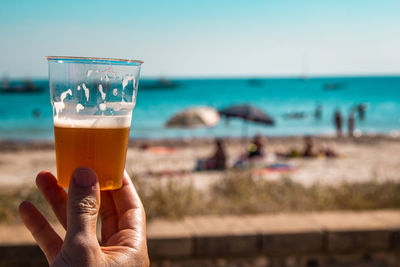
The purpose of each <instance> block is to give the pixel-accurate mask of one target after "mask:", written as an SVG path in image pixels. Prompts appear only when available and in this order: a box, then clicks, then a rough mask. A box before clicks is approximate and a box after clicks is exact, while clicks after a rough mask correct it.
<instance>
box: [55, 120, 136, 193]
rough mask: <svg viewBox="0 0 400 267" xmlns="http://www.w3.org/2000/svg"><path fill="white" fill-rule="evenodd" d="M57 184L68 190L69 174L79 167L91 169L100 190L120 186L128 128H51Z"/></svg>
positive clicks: (62, 126) (65, 126)
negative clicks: (54, 148)
mask: <svg viewBox="0 0 400 267" xmlns="http://www.w3.org/2000/svg"><path fill="white" fill-rule="evenodd" d="M54 137H55V147H56V162H57V180H58V184H59V185H60V186H62V187H65V188H68V186H69V181H70V177H71V174H72V172H73V171H74V170H75V169H76V168H77V167H81V166H85V167H90V168H92V169H93V170H94V171H95V172H96V174H97V177H98V179H99V184H100V190H112V189H117V188H120V187H121V186H122V176H123V174H124V168H125V158H126V151H127V147H128V140H129V127H104V126H99V127H82V125H81V126H78V127H76V126H73V127H71V126H69V125H67V124H62V125H58V124H56V123H55V124H54Z"/></svg>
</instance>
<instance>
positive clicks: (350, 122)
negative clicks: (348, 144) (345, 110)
mask: <svg viewBox="0 0 400 267" xmlns="http://www.w3.org/2000/svg"><path fill="white" fill-rule="evenodd" d="M354 127H355V117H354V110H351V111H350V113H349V117H348V119H347V128H348V130H349V137H354Z"/></svg>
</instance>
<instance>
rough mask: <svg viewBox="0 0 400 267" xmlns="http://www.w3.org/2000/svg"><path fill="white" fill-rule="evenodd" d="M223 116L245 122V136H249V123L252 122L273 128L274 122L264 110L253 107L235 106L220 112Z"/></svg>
mask: <svg viewBox="0 0 400 267" xmlns="http://www.w3.org/2000/svg"><path fill="white" fill-rule="evenodd" d="M219 114H221V116H224V117H226V118H227V119H230V118H239V119H242V120H243V122H244V123H243V128H242V129H243V133H242V135H243V136H247V122H248V121H252V122H256V123H261V124H264V125H268V126H272V125H274V124H275V122H274V120H273V119H272V118H271V117H270V116H269V115H268V114H266V113H265V112H263V111H262V110H260V109H258V108H256V107H254V106H251V105H235V106H231V107H228V108H225V109H222V110H220V111H219Z"/></svg>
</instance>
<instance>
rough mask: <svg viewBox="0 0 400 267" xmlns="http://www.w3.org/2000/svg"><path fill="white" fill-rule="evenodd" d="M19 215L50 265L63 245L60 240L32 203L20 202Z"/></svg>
mask: <svg viewBox="0 0 400 267" xmlns="http://www.w3.org/2000/svg"><path fill="white" fill-rule="evenodd" d="M19 214H20V216H21V219H22V221H23V223H24V224H25V226H26V228H28V230H29V231H30V232H31V234H32V236H33V238H34V239H35V240H36V242H37V243H38V245H39V247H40V249H41V250H42V251H43V253H44V255H46V258H47V261H48V262H49V264H51V263H52V262H53V261H54V259H55V257H56V256H57V255H58V253H59V252H60V250H61V246H62V244H63V242H62V240H61V238H60V237H59V236H58V234H57V233H56V232H55V231H54V229H53V228H52V227H51V226H50V224H49V223H48V222H47V220H46V219H45V218H44V217H43V215H42V214H41V213H40V212H39V211H38V210H37V209H36V208H35V206H33V205H32V203H30V202H28V201H24V202H22V203H21V204H20V205H19Z"/></svg>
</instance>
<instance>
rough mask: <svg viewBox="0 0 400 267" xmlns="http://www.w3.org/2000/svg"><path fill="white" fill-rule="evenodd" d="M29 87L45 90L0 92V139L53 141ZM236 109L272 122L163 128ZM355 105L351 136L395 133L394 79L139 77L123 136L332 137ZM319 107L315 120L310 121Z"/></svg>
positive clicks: (40, 100)
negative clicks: (180, 115)
mask: <svg viewBox="0 0 400 267" xmlns="http://www.w3.org/2000/svg"><path fill="white" fill-rule="evenodd" d="M12 83H20V84H21V83H23V81H22V80H20V81H12ZM33 83H34V85H35V87H42V88H44V90H42V91H41V92H37V93H1V92H0V139H1V140H5V139H7V140H28V141H29V140H51V139H53V120H52V107H51V104H50V96H49V88H48V81H47V80H33ZM238 104H248V105H252V106H254V107H256V108H259V109H260V110H262V111H264V112H265V113H266V114H268V115H269V116H270V117H272V118H273V119H274V121H275V124H274V125H273V126H268V125H262V124H257V123H253V122H245V121H243V120H241V119H230V120H225V119H224V118H222V119H221V121H220V123H219V124H218V125H217V126H215V127H213V128H198V129H167V128H165V126H164V125H165V122H166V121H167V120H168V119H169V118H170V117H171V116H173V115H174V114H176V113H177V112H179V111H181V110H183V109H186V108H190V107H194V106H211V107H214V108H216V109H217V110H221V109H224V108H227V107H229V106H232V105H238ZM360 104H362V105H364V106H365V107H366V111H365V118H364V119H361V118H360V117H359V116H358V113H355V114H356V121H355V128H356V133H357V134H370V135H373V134H390V135H400V76H399V77H396V76H391V77H367V76H363V77H316V78H305V77H293V78H229V79H228V78H225V79H223V78H220V79H217V78H213V79H172V80H168V82H167V83H165V81H164V82H162V83H161V82H159V81H157V80H155V79H142V80H141V81H140V83H139V90H138V95H137V103H136V107H135V109H134V112H133V118H132V128H131V133H130V134H131V137H133V138H193V137H217V136H218V137H237V136H243V135H247V136H252V135H255V134H262V135H267V136H302V135H333V134H334V133H335V128H334V124H333V117H334V112H335V111H336V110H339V111H340V113H341V115H342V117H343V121H344V130H346V127H347V119H348V116H349V114H350V112H351V110H354V108H355V107H357V105H360ZM318 106H320V109H321V111H322V112H321V118H320V119H318V118H316V117H315V111H316V109H317V107H318Z"/></svg>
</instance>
